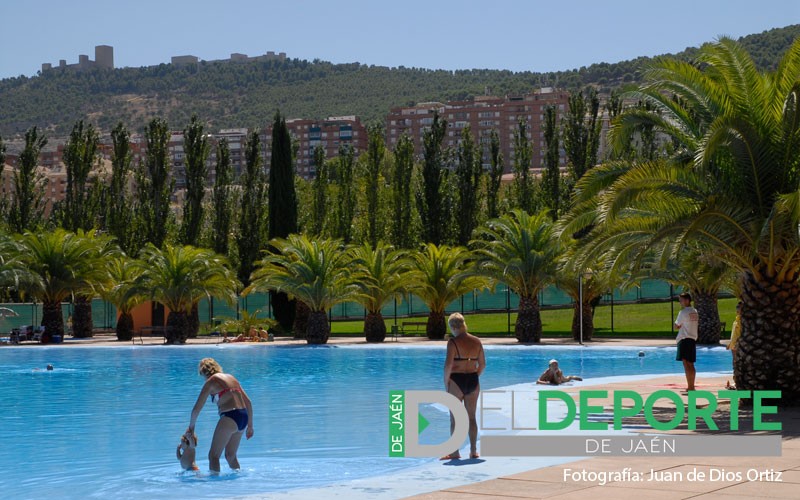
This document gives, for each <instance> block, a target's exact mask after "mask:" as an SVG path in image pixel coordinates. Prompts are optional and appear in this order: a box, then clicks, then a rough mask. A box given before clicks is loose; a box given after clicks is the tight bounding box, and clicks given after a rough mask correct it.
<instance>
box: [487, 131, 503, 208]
mask: <svg viewBox="0 0 800 500" xmlns="http://www.w3.org/2000/svg"><path fill="white" fill-rule="evenodd" d="M489 162H490V163H491V168H490V170H489V184H488V187H487V189H486V212H487V215H488V217H489V219H495V218H497V217H499V216H500V213H499V208H498V204H499V199H498V196H499V192H500V181H501V180H502V178H503V170H504V169H505V165H504V163H503V153H501V152H500V137H499V136H498V135H497V130H494V129H492V132H491V135H490V136H489Z"/></svg>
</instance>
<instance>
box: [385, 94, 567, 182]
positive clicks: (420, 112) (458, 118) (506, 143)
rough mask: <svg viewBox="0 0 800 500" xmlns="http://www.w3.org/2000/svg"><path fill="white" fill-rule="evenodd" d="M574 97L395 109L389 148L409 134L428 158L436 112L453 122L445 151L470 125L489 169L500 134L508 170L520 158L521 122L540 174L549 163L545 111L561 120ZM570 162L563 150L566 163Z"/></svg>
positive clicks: (429, 104)
mask: <svg viewBox="0 0 800 500" xmlns="http://www.w3.org/2000/svg"><path fill="white" fill-rule="evenodd" d="M568 102H569V93H568V92H566V91H560V90H554V89H552V88H543V89H540V90H538V91H536V92H532V93H530V94H524V95H519V96H506V97H496V96H477V97H475V98H474V99H472V100H469V101H449V102H446V103H441V102H427V103H419V104H417V105H414V106H405V107H395V108H392V109H391V111H390V112H389V115H388V116H387V117H386V144H387V146H388V147H394V146H395V145H396V144H397V140H398V139H399V138H400V136H402V135H403V134H408V135H409V136H410V137H411V138H412V140H413V141H414V147H415V153H416V154H417V155H419V156H421V155H422V136H423V133H424V131H425V130H426V129H427V128H428V127H430V125H431V124H432V123H433V115H434V112H438V113H439V116H440V117H441V118H443V119H444V120H446V121H447V135H446V137H445V139H444V146H445V147H456V146H457V145H458V144H459V142H460V137H461V133H462V131H463V130H464V128H466V127H469V128H470V131H471V133H472V136H473V139H474V140H475V141H476V142H479V143H480V144H482V145H483V163H484V166H486V167H488V166H489V136H490V134H491V131H492V130H496V131H497V133H498V137H499V139H500V150H501V151H502V153H503V158H504V159H505V167H506V171H507V172H508V171H510V170H511V166H512V164H513V158H514V134H515V133H516V131H517V128H518V123H519V121H520V120H523V121H525V123H526V124H527V125H528V139H529V140H530V142H531V145H532V147H533V155H532V159H531V167H532V168H533V169H534V170H537V171H538V170H539V169H541V167H542V166H543V163H544V153H545V141H544V128H543V124H544V113H545V109H546V108H547V107H548V106H554V107H555V108H556V110H557V112H558V115H559V120H560V118H561V117H562V116H563V115H564V114H565V113H566V111H567V108H568ZM565 162H566V159H565V155H564V152H563V151H562V152H561V164H562V165H564V164H565Z"/></svg>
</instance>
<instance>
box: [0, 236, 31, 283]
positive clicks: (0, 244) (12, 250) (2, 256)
mask: <svg viewBox="0 0 800 500" xmlns="http://www.w3.org/2000/svg"><path fill="white" fill-rule="evenodd" d="M21 256H22V248H21V246H20V244H19V243H18V242H17V241H16V240H15V239H14V238H12V237H11V236H10V235H8V234H6V233H2V232H0V286H14V287H17V286H19V283H20V280H21V279H23V278H24V274H25V271H26V269H25V266H24V265H23V264H22V263H21V262H20V257H21Z"/></svg>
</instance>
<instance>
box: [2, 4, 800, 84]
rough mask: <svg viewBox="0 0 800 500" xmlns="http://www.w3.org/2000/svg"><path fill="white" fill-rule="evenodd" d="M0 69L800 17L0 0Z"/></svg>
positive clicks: (588, 41)
mask: <svg viewBox="0 0 800 500" xmlns="http://www.w3.org/2000/svg"><path fill="white" fill-rule="evenodd" d="M0 19H2V29H0V46H1V47H2V48H1V49H0V78H4V77H9V76H17V75H20V74H24V75H33V74H35V73H36V72H37V71H38V70H39V69H40V68H41V63H43V62H50V63H53V64H57V63H58V60H59V59H66V60H67V62H68V63H74V62H77V60H78V54H88V55H89V57H90V59H94V46H95V45H103V44H105V45H112V46H114V59H115V64H116V66H118V67H119V66H147V65H153V64H158V63H161V62H169V59H170V57H171V56H173V55H184V54H191V55H195V56H198V57H199V58H201V59H207V60H208V59H219V58H226V57H229V55H230V53H232V52H241V53H245V54H248V55H251V56H253V55H259V54H263V53H265V52H266V51H268V50H274V51H276V52H286V54H287V55H288V56H289V57H297V58H300V59H309V60H311V59H314V58H319V59H323V60H327V61H332V62H336V63H342V62H361V63H366V64H375V65H382V66H400V65H403V66H407V67H412V66H413V67H425V68H443V69H467V68H493V69H509V70H513V71H525V70H530V71H553V70H563V69H571V68H577V67H580V66H584V65H589V64H591V63H595V62H616V61H621V60H625V59H631V58H634V57H636V56H640V55H646V56H652V55H657V54H663V53H668V52H677V51H680V50H683V49H684V48H686V47H687V46H697V45H699V44H701V43H702V42H705V41H711V40H713V39H715V38H717V37H718V36H719V35H728V36H732V37H739V36H742V35H746V34H750V33H757V32H761V31H764V30H767V29H770V28H775V27H781V26H786V25H789V24H795V23H800V1H798V0H759V1H753V0H751V1H744V0H726V1H723V0H671V1H667V2H654V1H648V0H638V1H631V0H619V1H614V0H608V1H605V2H603V1H583V0H577V1H576V0H572V1H569V0H557V1H552V0H551V1H538V0H530V1H524V0H519V1H515V0H490V1H473V0H461V1H452V0H425V1H419V0H400V1H394V2H387V1H382V0H349V1H335V0H325V1H319V0H308V1H303V0H283V1H280V2H275V1H271V0H261V1H253V0H232V1H230V2H228V1H225V0H215V1H208V0H193V1H183V0H137V1H131V2H118V1H113V0H79V1H75V2H72V1H65V0H40V1H21V0H19V1H18V0H0Z"/></svg>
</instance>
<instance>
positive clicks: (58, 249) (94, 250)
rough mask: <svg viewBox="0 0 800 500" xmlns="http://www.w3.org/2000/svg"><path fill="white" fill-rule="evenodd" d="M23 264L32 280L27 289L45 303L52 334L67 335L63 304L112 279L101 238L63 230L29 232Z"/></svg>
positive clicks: (23, 247)
mask: <svg viewBox="0 0 800 500" xmlns="http://www.w3.org/2000/svg"><path fill="white" fill-rule="evenodd" d="M19 244H20V250H21V252H22V253H21V255H20V256H19V261H20V263H21V264H22V265H24V266H25V267H26V269H27V272H28V275H29V279H28V280H26V282H25V283H24V284H23V285H22V286H23V288H24V289H25V290H26V291H27V292H28V293H30V294H31V295H32V296H33V297H35V298H36V299H37V300H41V301H42V326H44V327H45V331H46V332H49V333H50V334H51V335H62V336H63V335H64V317H63V315H62V312H61V303H62V302H63V301H65V300H67V299H68V298H69V297H70V296H71V295H73V294H86V293H90V291H91V290H94V289H95V287H96V286H97V285H98V284H99V283H105V282H106V281H107V279H108V270H107V268H106V266H105V263H104V261H103V259H102V258H101V255H102V253H103V252H102V249H101V244H100V243H99V240H98V239H97V238H93V237H86V236H83V235H78V234H75V233H70V232H68V231H65V230H63V229H55V230H53V231H43V232H40V233H30V232H28V233H25V234H24V235H22V236H20V237H19Z"/></svg>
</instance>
